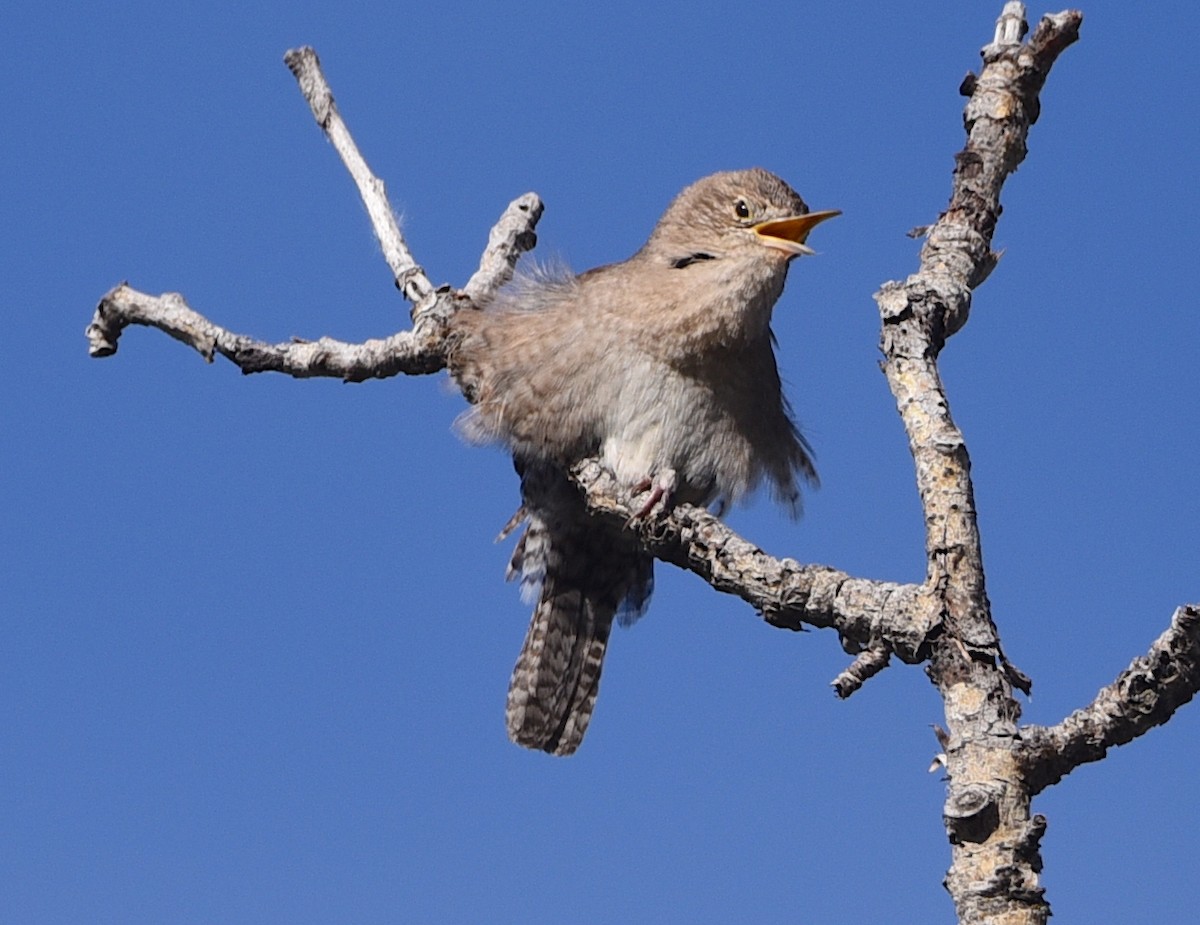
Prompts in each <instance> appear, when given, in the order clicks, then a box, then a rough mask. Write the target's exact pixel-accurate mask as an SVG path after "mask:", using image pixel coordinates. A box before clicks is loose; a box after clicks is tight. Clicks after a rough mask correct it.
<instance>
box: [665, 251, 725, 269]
mask: <svg viewBox="0 0 1200 925" xmlns="http://www.w3.org/2000/svg"><path fill="white" fill-rule="evenodd" d="M715 259H716V258H715V257H714V256H713V255H712V254H705V253H704V252H702V251H701V252H697V253H695V254H688V255H687V256H686V257H676V258H675V259H674V260H672V261H671V266H673V267H674V268H675V269H676V270H682V269H683V268H684V267H690V266H691V265H692V264H693V263H699V262H700V261H701V260H715Z"/></svg>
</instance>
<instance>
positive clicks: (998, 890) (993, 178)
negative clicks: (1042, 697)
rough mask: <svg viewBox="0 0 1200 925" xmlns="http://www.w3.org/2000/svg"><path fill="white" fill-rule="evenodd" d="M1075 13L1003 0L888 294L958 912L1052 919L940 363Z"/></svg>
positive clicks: (1013, 705) (892, 372)
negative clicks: (919, 520)
mask: <svg viewBox="0 0 1200 925" xmlns="http://www.w3.org/2000/svg"><path fill="white" fill-rule="evenodd" d="M1081 21H1082V17H1081V15H1080V14H1079V13H1077V12H1064V13H1059V14H1057V15H1055V16H1047V17H1045V18H1044V19H1042V21H1041V22H1040V23H1039V24H1038V26H1037V28H1036V29H1035V30H1034V33H1033V35H1032V36H1030V38H1029V41H1028V42H1027V43H1025V44H1022V43H1021V39H1022V38H1023V37H1024V35H1025V32H1026V27H1025V8H1024V5H1023V4H1021V3H1015V2H1010V3H1007V4H1005V6H1004V10H1003V12H1002V13H1001V15H1000V18H999V20H998V21H997V24H996V32H995V37H994V39H993V40H992V41H991V42H990V43H989V44H988V45H986V46H984V48H983V51H982V56H983V62H984V66H983V69H982V71H981V72H980V74H979V76H978V77H977V78H976V77H969V78H968V79H967V80H966V81H964V82H963V86H962V88H961V89H962V92H963V93H964V94H965V95H966V96H968V97H969V99H968V102H967V106H966V112H965V113H964V119H963V121H964V125H965V128H966V132H967V141H966V145H965V146H964V148H963V150H962V151H961V152H960V153H959V154H958V156H957V158H956V165H955V170H954V181H953V186H952V191H951V196H950V203H949V205H948V206H947V208H946V211H945V212H943V213H942V214H941V216H939V218H938V220H937V221H936V222H935V223H934V224H933V225H932V226H931V228H930V229H929V230H928V238H927V240H926V242H925V245H924V247H923V248H922V250H921V257H920V268H919V269H918V271H917V272H916V273H915V274H913V275H912V276H910V277H909V278H908V279H907V280H905V281H904V282H903V283H899V282H889V283H885V284H884V285H883V287H882V288H881V289H880V290H879V292H878V293H876V296H875V298H876V301H877V303H878V305H879V311H880V316H881V319H882V338H881V349H882V350H883V354H884V364H883V367H884V372H885V374H886V375H887V380H888V385H889V387H890V388H891V390H892V394H893V395H894V397H895V399H896V406H897V409H898V410H899V412H900V416H901V419H902V420H903V422H904V428H905V432H906V433H907V435H908V442H909V448H910V450H911V452H912V455H913V461H914V464H915V468H916V480H917V488H918V491H919V493H920V497H921V505H922V508H923V510H924V513H925V549H926V556H927V562H928V566H927V569H928V570H927V575H926V587H927V588H928V589H929V591H930V592H931V593H932V594H934V595H935V596H936V599H937V602H938V604H939V608H940V609H939V612H938V620H937V625H938V626H939V628H940V630H941V632H940V633H939V634H938V635H936V636H935V637H934V638H933V639H931V645H930V665H929V676H930V679H931V680H932V681H933V682H934V683H935V684H936V685H937V687H938V690H939V692H940V693H941V695H942V699H943V702H944V704H945V710H946V720H947V727H948V733H949V734H948V738H947V743H946V770H947V776H948V778H949V786H948V788H947V797H946V803H945V808H944V810H943V818H944V821H945V824H946V829H947V833H948V834H949V837H950V841H951V845H952V854H953V860H952V863H951V867H950V871H949V873H948V874H947V877H946V888H947V890H948V891H949V892H950V894H951V896H952V898H953V900H954V903H955V907H956V908H957V910H958V916H959V921H960V922H961V923H971V925H974V923H983V922H989V923H990V922H1006V923H1044V922H1045V920H1046V917H1047V916H1048V915H1049V907H1048V905H1047V904H1046V902H1045V900H1044V898H1043V896H1042V888H1041V886H1040V884H1039V880H1038V872H1039V870H1040V868H1041V861H1040V858H1039V856H1038V838H1039V837H1040V834H1041V831H1042V830H1043V828H1044V820H1038V819H1035V818H1032V817H1031V816H1030V794H1029V792H1028V790H1027V788H1024V787H1023V786H1021V784H1020V777H1019V775H1018V774H1017V773H1016V756H1015V752H1014V748H1013V743H1014V742H1015V741H1016V733H1017V729H1016V724H1017V720H1018V719H1019V717H1020V706H1019V704H1018V703H1017V701H1016V699H1015V697H1014V695H1013V690H1012V687H1013V684H1014V683H1015V684H1017V685H1018V686H1021V687H1024V688H1027V687H1028V679H1027V678H1025V676H1024V675H1023V674H1021V673H1020V672H1019V671H1018V670H1017V669H1016V668H1015V667H1013V666H1011V665H1009V664H1008V662H1007V660H1006V659H1005V656H1004V652H1003V650H1002V648H1001V645H1000V639H999V635H998V633H997V631H996V627H995V625H994V624H993V622H992V617H991V607H990V604H989V602H988V598H987V592H986V588H985V583H984V570H983V555H982V548H981V544H980V537H979V529H978V525H977V523H976V515H975V498H974V490H973V487H972V483H971V464H970V457H969V455H968V453H967V447H966V441H965V440H964V438H963V434H962V432H961V431H960V430H959V428H958V426H957V425H956V424H955V423H954V420H953V418H952V417H951V414H950V404H949V401H948V400H947V398H946V392H945V389H944V388H943V385H942V381H941V377H940V374H939V372H938V366H937V360H938V355H939V353H940V352H941V350H942V348H943V347H944V346H945V343H946V340H947V338H949V337H950V336H951V335H953V334H954V333H955V332H956V331H958V330H959V329H960V328H961V327H962V326H963V324H965V323H966V320H967V316H968V313H969V311H970V306H971V296H972V292H973V290H974V289H975V287H977V286H979V285H980V284H981V283H982V282H983V281H984V280H985V279H987V277H988V274H989V273H991V271H992V269H993V268H994V267H995V266H996V262H997V259H998V258H997V255H995V254H994V253H992V251H991V241H992V234H993V232H994V230H995V226H996V221H997V219H998V218H999V215H1000V211H1001V209H1000V190H1001V187H1002V186H1003V184H1004V181H1005V180H1006V179H1007V177H1008V176H1009V174H1011V173H1012V172H1013V171H1014V170H1015V169H1016V168H1017V165H1018V164H1020V162H1021V161H1022V160H1023V159H1024V157H1025V153H1026V147H1025V140H1026V137H1027V135H1028V132H1029V127H1030V125H1031V124H1032V123H1033V122H1034V121H1035V120H1036V119H1037V115H1038V111H1039V100H1038V94H1039V92H1040V91H1041V88H1042V86H1043V84H1044V83H1045V80H1046V76H1047V74H1048V73H1049V71H1050V68H1051V66H1052V65H1053V63H1054V61H1055V59H1056V58H1057V56H1058V54H1059V53H1060V52H1061V51H1062V50H1063V49H1065V48H1066V47H1067V46H1069V45H1070V44H1071V43H1072V42H1074V41H1075V40H1076V38H1077V37H1078V32H1079V26H1080V23H1081Z"/></svg>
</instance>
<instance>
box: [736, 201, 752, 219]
mask: <svg viewBox="0 0 1200 925" xmlns="http://www.w3.org/2000/svg"><path fill="white" fill-rule="evenodd" d="M733 211H734V212H735V213H736V214H737V217H738V218H749V217H750V207H749V206H748V205H746V200H745V199H739V200H738V201H737V202H735V203H734V204H733Z"/></svg>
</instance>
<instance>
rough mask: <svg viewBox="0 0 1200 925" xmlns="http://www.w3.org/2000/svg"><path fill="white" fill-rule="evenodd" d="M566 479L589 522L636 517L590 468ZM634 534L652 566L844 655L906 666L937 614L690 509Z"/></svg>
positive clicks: (903, 589) (918, 593) (900, 592)
mask: <svg viewBox="0 0 1200 925" xmlns="http://www.w3.org/2000/svg"><path fill="white" fill-rule="evenodd" d="M572 475H573V477H574V478H575V480H576V482H577V483H578V484H579V485H580V487H581V488H582V489H583V490H584V493H585V496H586V500H587V503H588V507H589V508H590V509H591V511H592V513H593V514H594V515H595V516H598V517H606V518H609V519H610V520H612V521H613V522H614V523H622V524H624V523H628V522H629V521H630V518H632V517H633V516H634V515H635V514H636V513H637V512H638V511H639V510H640V507H641V505H640V504H638V503H636V502H635V501H634V500H633V497H631V496H630V495H629V493H628V492H627V491H625V490H624V489H623V488H621V486H620V485H618V483H617V481H616V479H615V478H614V477H613V476H612V474H611V473H610V472H608V471H607V470H605V469H604V468H603V467H602V466H601V465H600V464H599V463H597V462H596V461H594V460H589V461H587V462H585V463H582V464H580V465H579V466H576V467H575V469H574V471H573V472H572ZM636 529H637V530H638V532H639V536H640V538H641V540H642V542H643V543H644V544H645V546H646V548H647V549H649V550H650V551H651V552H652V553H654V555H655V556H656V557H657V558H659V559H662V560H663V561H664V562H670V563H672V564H673V565H677V566H679V567H680V568H683V569H686V570H688V571H691V572H695V573H696V574H697V575H699V576H700V577H701V578H703V579H704V580H705V581H707V582H708V583H709V584H710V585H712V586H713V587H714V588H716V589H717V590H718V591H724V592H726V593H728V594H735V595H737V596H738V597H740V598H742V600H744V601H746V602H747V603H749V604H750V605H752V606H753V607H754V609H755V610H757V611H758V612H759V613H760V614H762V616H763V618H764V619H765V620H766V621H767V622H768V623H770V624H771V625H772V626H778V627H782V628H785V629H791V630H801V629H803V628H804V627H805V626H812V627H824V628H831V629H835V630H836V631H837V632H838V634H839V636H841V638H842V641H843V643H844V644H846V645H847V646H848V648H850V649H851V651H859V650H861V649H873V650H874V649H880V648H884V649H887V650H890V651H892V652H895V653H896V655H897V656H899V657H900V658H901V659H903V660H904V661H905V662H909V663H916V662H919V661H921V660H923V659H924V658H925V657H926V655H927V651H928V649H927V640H928V639H929V637H930V636H931V634H932V633H933V631H934V629H935V627H936V623H937V620H938V616H937V611H938V607H937V602H936V601H934V600H933V599H931V598H930V597H929V596H928V595H927V594H926V592H925V591H924V589H922V588H921V587H920V586H918V585H911V584H895V583H892V582H885V581H870V580H867V579H864V578H854V577H852V576H850V575H848V574H846V573H845V572H841V571H838V570H837V569H833V568H829V567H827V566H823V565H801V564H800V563H798V562H796V561H794V560H792V559H777V558H775V557H774V556H770V555H768V554H767V553H765V552H763V551H762V550H761V549H759V548H758V547H757V546H755V545H754V544H753V543H749V542H747V541H746V540H744V539H742V537H740V536H738V535H737V534H736V533H734V532H733V531H732V530H731V529H730V528H729V527H728V526H726V525H725V524H724V523H722V522H721V521H720V520H719V519H718V518H717V517H715V516H713V515H712V514H710V513H708V512H707V511H705V510H703V509H701V508H697V507H692V506H691V505H677V506H675V507H674V508H673V509H672V511H671V512H670V513H669V514H667V515H665V516H662V517H653V518H645V519H644V520H641V521H639V522H638V523H637V525H636ZM881 667H882V666H881ZM864 680H865V678H864Z"/></svg>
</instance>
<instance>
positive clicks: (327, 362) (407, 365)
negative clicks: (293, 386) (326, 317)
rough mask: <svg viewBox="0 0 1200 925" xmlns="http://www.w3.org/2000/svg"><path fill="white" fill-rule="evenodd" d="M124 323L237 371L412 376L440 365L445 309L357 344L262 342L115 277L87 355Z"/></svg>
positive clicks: (112, 343)
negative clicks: (163, 335) (117, 282)
mask: <svg viewBox="0 0 1200 925" xmlns="http://www.w3.org/2000/svg"><path fill="white" fill-rule="evenodd" d="M454 298H455V296H454V295H453V293H438V295H437V298H436V299H435V304H439V303H442V302H445V301H447V300H451V299H454ZM457 298H458V299H459V300H461V299H462V297H461V296H460V297H457ZM131 324H138V325H145V326H146V327H152V328H158V329H159V330H160V331H164V332H166V333H167V334H169V335H171V336H172V337H174V338H175V339H176V340H178V341H181V342H182V343H185V344H187V345H188V346H189V347H191V348H192V349H193V350H195V351H197V352H198V353H199V354H200V355H201V356H203V357H204V359H206V360H208V361H209V362H210V363H211V362H212V359H213V356H214V355H215V354H217V353H219V354H221V355H222V356H224V357H227V358H228V359H230V360H232V361H233V362H234V363H235V364H236V365H237V366H238V367H240V368H241V370H242V372H244V373H262V372H279V373H287V374H288V375H289V376H295V377H296V378H298V379H306V378H310V377H313V376H332V377H334V378H337V379H344V380H346V381H348V382H361V381H363V380H364V379H386V378H387V377H389V376H396V375H399V374H401V373H404V374H407V375H410V376H418V375H423V374H426V373H432V372H437V371H438V370H439V369H441V368H443V367H444V366H445V365H446V361H445V356H444V341H445V314H444V311H431V312H428V313H426V314H424V315H422V317H420V318H419V319H418V320H417V322H416V324H415V325H414V327H413V330H411V331H401V332H400V333H398V334H393V335H392V336H391V337H388V338H385V339H383V340H368V341H366V342H365V343H362V344H347V343H343V342H342V341H337V340H333V339H332V338H329V337H322V338H321V339H320V340H316V341H305V340H293V341H292V342H290V343H286V344H268V343H265V342H264V341H260V340H255V339H254V338H252V337H247V336H246V335H244V334H235V333H233V332H232V331H228V330H226V329H225V328H223V327H220V326H219V325H216V324H213V323H212V322H211V321H209V320H208V319H207V318H205V317H204V316H203V315H201V314H199V313H198V312H196V311H194V310H192V308H190V307H189V306H188V304H187V302H186V301H185V300H184V298H183V296H182V295H180V294H179V293H177V292H166V293H163V294H162V295H160V296H152V295H147V294H146V293H144V292H138V291H137V290H136V289H131V288H130V287H129V286H127V285H125V284H124V283H122V284H121V285H119V286H117V287H116V288H114V289H113V290H111V291H110V292H109V293H108V294H107V295H105V296H104V298H102V299H101V300H100V304H99V305H97V306H96V314H95V315H94V316H93V318H92V323H91V324H89V325H88V327H87V337H88V340H89V341H90V346H89V348H88V352H89V353H90V354H91V355H92V356H94V357H107V356H111V355H112V354H114V353H116V352H117V341H118V339H119V338H120V336H121V332H122V331H123V330H124V329H125V328H126V327H127V326H129V325H131Z"/></svg>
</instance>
